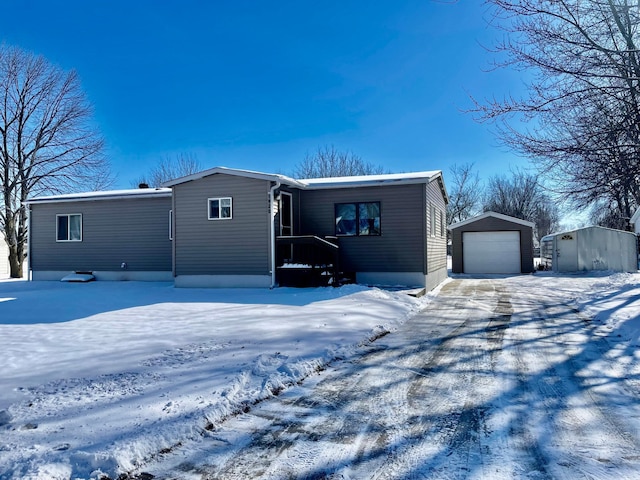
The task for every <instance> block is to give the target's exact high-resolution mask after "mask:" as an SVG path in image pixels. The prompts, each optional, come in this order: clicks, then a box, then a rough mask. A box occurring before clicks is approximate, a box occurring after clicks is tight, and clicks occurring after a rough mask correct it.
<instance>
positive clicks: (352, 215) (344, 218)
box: [335, 202, 381, 236]
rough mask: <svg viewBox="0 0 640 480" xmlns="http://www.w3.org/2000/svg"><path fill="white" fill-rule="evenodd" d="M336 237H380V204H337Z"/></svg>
mask: <svg viewBox="0 0 640 480" xmlns="http://www.w3.org/2000/svg"><path fill="white" fill-rule="evenodd" d="M335 222H336V223H335V225H336V235H345V236H376V235H380V234H381V233H380V232H381V230H380V202H359V203H336V205H335Z"/></svg>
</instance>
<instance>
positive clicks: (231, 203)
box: [207, 197, 233, 220]
mask: <svg viewBox="0 0 640 480" xmlns="http://www.w3.org/2000/svg"><path fill="white" fill-rule="evenodd" d="M211 200H218V214H219V213H220V209H221V200H229V216H228V217H218V218H216V217H212V216H211ZM232 218H233V197H211V198H207V219H209V220H231V219H232Z"/></svg>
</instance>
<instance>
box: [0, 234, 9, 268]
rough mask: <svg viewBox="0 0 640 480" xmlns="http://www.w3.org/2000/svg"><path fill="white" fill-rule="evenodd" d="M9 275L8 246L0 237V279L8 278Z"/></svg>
mask: <svg viewBox="0 0 640 480" xmlns="http://www.w3.org/2000/svg"><path fill="white" fill-rule="evenodd" d="M9 273H10V270H9V246H8V245H7V243H6V242H5V241H4V238H3V237H2V236H1V235H0V278H2V277H6V276H8V275H9Z"/></svg>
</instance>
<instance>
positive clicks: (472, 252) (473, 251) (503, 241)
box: [462, 232, 521, 273]
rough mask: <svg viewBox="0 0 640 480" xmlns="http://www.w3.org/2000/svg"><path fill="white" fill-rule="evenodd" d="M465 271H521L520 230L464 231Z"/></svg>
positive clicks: (463, 253) (463, 256)
mask: <svg viewBox="0 0 640 480" xmlns="http://www.w3.org/2000/svg"><path fill="white" fill-rule="evenodd" d="M462 260H463V271H464V273H520V272H521V266H520V232H463V233H462Z"/></svg>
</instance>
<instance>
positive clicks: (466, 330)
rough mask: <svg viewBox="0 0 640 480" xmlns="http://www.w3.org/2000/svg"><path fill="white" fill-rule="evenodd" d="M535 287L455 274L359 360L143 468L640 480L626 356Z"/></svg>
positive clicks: (189, 474) (218, 473)
mask: <svg viewBox="0 0 640 480" xmlns="http://www.w3.org/2000/svg"><path fill="white" fill-rule="evenodd" d="M523 279H524V280H523ZM534 281H535V278H533V277H516V278H515V280H514V279H466V278H465V279H454V280H452V281H450V282H449V283H447V284H446V285H444V287H443V288H442V290H441V292H440V295H439V296H437V297H436V298H435V299H434V300H433V301H432V303H431V304H430V305H429V306H428V308H427V310H425V311H424V312H422V313H420V314H418V315H415V316H413V317H412V318H410V319H409V320H408V321H407V322H406V323H405V324H404V325H403V326H402V327H400V329H399V330H398V331H396V332H394V333H393V334H390V335H387V336H385V337H383V338H381V339H379V340H377V341H376V342H374V343H372V344H371V345H369V346H368V347H367V350H366V351H365V352H364V354H363V355H362V356H359V357H357V358H356V359H355V360H353V361H350V362H342V363H340V364H337V365H336V367H334V368H332V369H330V370H329V371H327V372H325V373H324V374H322V375H319V376H315V377H312V378H310V379H307V380H306V381H305V383H304V385H303V386H300V387H296V388H292V389H289V390H288V391H286V392H284V393H283V394H282V395H280V396H279V397H277V398H275V399H271V400H268V401H266V402H263V403H261V404H259V405H257V406H255V407H253V408H252V409H251V410H250V411H249V412H247V413H246V414H243V415H240V416H238V417H236V418H234V419H232V420H230V421H227V422H225V423H224V424H222V425H220V426H218V427H216V428H214V429H212V430H211V431H209V432H207V435H206V439H205V440H204V441H203V442H201V444H200V445H199V446H198V447H197V448H193V447H190V448H188V449H183V450H184V451H183V450H181V449H180V448H177V449H176V450H175V451H173V452H171V453H167V454H166V455H164V456H163V457H162V458H159V459H158V460H157V461H156V462H152V463H151V464H147V465H146V466H145V467H144V468H143V470H144V471H145V472H149V473H151V474H153V475H156V476H157V477H159V478H184V479H190V478H193V479H196V478H197V479H201V478H206V479H218V478H219V479H222V478H224V479H230V478H270V479H280V478H282V479H284V478H331V479H334V478H335V479H338V478H353V479H355V478H358V479H362V478H367V479H369V478H371V479H374V478H376V479H377V478H395V479H408V478H483V479H488V478H491V479H501V478H503V479H512V478H516V479H518V478H520V479H525V478H526V479H538V478H541V479H542V478H567V479H573V478H598V479H603V478H611V479H623V478H639V477H640V405H639V402H638V398H639V396H640V383H639V381H638V376H637V373H636V374H634V375H632V374H631V373H630V372H631V371H635V369H636V367H637V355H636V353H635V349H633V351H625V349H624V348H619V347H620V345H622V346H624V345H627V347H628V345H629V344H620V345H618V346H617V347H616V346H615V345H614V344H612V343H611V342H610V341H608V340H607V338H606V337H607V335H609V334H610V332H608V331H606V329H603V328H600V327H598V326H597V325H596V324H595V323H596V322H593V321H591V320H590V319H589V318H588V317H587V316H585V315H583V314H582V313H580V312H579V311H578V310H576V309H575V308H574V307H573V306H568V305H567V303H566V302H564V301H561V300H559V299H560V298H561V297H560V296H558V297H554V296H553V295H550V294H549V292H550V291H549V292H547V295H540V292H539V291H536V289H535V288H532V287H534V286H535V285H534ZM612 345H614V346H612Z"/></svg>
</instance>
